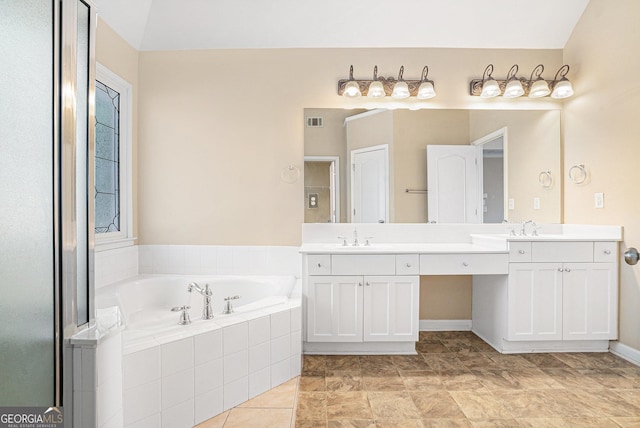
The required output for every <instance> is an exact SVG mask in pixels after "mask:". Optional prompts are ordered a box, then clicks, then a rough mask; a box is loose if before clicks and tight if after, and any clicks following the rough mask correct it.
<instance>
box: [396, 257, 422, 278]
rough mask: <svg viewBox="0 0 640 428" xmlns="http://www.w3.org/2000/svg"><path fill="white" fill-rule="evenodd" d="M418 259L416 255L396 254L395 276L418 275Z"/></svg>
mask: <svg viewBox="0 0 640 428" xmlns="http://www.w3.org/2000/svg"><path fill="white" fill-rule="evenodd" d="M419 273H420V258H419V257H418V255H417V254H398V255H397V256H396V275H418V274H419Z"/></svg>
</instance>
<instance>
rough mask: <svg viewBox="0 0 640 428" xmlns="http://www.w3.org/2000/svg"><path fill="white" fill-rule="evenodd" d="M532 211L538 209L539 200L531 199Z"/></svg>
mask: <svg viewBox="0 0 640 428" xmlns="http://www.w3.org/2000/svg"><path fill="white" fill-rule="evenodd" d="M533 209H534V210H539V209H540V198H533Z"/></svg>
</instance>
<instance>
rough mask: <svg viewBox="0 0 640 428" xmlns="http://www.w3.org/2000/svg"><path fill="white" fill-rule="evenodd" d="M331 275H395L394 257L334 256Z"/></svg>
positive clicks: (387, 255) (380, 255)
mask: <svg viewBox="0 0 640 428" xmlns="http://www.w3.org/2000/svg"><path fill="white" fill-rule="evenodd" d="M331 274H332V275H395V274H396V256H394V255H392V254H371V255H361V254H353V255H351V254H334V255H332V256H331Z"/></svg>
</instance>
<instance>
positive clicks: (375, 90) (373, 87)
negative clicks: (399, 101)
mask: <svg viewBox="0 0 640 428" xmlns="http://www.w3.org/2000/svg"><path fill="white" fill-rule="evenodd" d="M385 95H387V94H386V93H385V92H384V85H382V82H379V81H377V80H376V81H375V82H371V84H370V85H369V92H368V93H367V96H368V97H369V98H382V97H384V96H385Z"/></svg>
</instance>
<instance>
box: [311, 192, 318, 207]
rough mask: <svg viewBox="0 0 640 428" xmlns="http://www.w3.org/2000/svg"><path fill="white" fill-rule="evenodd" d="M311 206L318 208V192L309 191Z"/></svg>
mask: <svg viewBox="0 0 640 428" xmlns="http://www.w3.org/2000/svg"><path fill="white" fill-rule="evenodd" d="M309 208H311V209H313V208H318V194H317V193H309Z"/></svg>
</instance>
